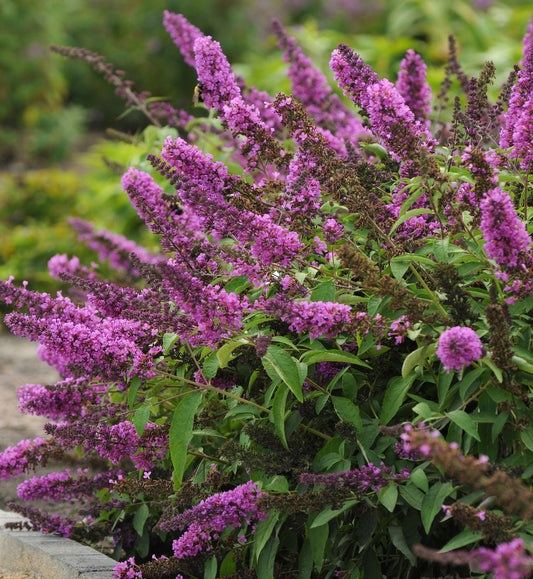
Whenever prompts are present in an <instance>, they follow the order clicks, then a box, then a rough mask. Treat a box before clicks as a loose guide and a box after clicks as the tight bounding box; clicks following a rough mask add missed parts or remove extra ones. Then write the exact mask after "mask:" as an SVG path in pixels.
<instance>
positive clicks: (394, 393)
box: [379, 373, 416, 424]
mask: <svg viewBox="0 0 533 579" xmlns="http://www.w3.org/2000/svg"><path fill="white" fill-rule="evenodd" d="M415 377H416V376H415V375H414V374H413V373H411V374H410V375H409V376H408V377H407V378H400V377H399V376H396V377H395V378H393V379H392V380H391V381H390V382H389V384H388V386H387V390H386V391H385V396H384V398H383V405H382V407H381V415H380V419H379V421H380V424H388V423H389V422H390V421H391V420H392V419H393V418H394V416H396V413H397V412H398V410H399V409H400V406H401V405H402V403H403V401H404V399H405V396H406V395H407V392H409V389H410V388H411V386H412V384H413V382H414V380H415Z"/></svg>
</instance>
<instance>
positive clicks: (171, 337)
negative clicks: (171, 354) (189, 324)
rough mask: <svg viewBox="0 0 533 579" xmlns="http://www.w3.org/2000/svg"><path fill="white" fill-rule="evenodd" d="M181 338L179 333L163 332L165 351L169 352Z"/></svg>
mask: <svg viewBox="0 0 533 579" xmlns="http://www.w3.org/2000/svg"><path fill="white" fill-rule="evenodd" d="M179 339H180V337H179V336H178V334H171V333H169V332H167V333H165V334H163V349H164V350H165V353H166V352H168V351H169V350H170V348H172V346H173V345H174V344H175V343H176V342H177V341H178V340H179Z"/></svg>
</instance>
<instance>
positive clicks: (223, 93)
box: [194, 36, 241, 111]
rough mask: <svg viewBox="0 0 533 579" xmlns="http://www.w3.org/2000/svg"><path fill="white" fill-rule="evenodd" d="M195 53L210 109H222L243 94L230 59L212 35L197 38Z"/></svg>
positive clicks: (206, 104)
mask: <svg viewBox="0 0 533 579" xmlns="http://www.w3.org/2000/svg"><path fill="white" fill-rule="evenodd" d="M194 54H195V66H196V71H197V72H198V81H199V82H201V83H202V86H203V88H202V94H203V97H204V104H205V106H206V107H207V108H208V109H217V110H219V111H221V110H222V109H223V108H224V105H225V104H228V103H230V102H231V101H232V100H233V99H234V98H237V97H240V96H241V91H240V89H239V87H238V85H237V81H236V80H235V75H234V74H233V71H232V70H231V66H230V64H229V62H228V59H227V58H226V56H225V55H224V53H223V52H222V49H221V48H220V44H219V43H218V42H216V40H213V39H212V38H211V36H201V37H198V38H197V39H196V41H195V43H194Z"/></svg>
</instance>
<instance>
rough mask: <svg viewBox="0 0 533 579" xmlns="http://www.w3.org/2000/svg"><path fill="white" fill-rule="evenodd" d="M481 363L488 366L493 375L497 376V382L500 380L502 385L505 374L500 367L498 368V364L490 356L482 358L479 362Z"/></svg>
mask: <svg viewBox="0 0 533 579" xmlns="http://www.w3.org/2000/svg"><path fill="white" fill-rule="evenodd" d="M479 363H480V364H485V365H486V366H488V367H489V368H490V369H491V370H492V373H493V374H494V376H496V380H498V382H500V384H501V383H502V382H503V374H502V371H501V368H498V366H496V364H495V363H494V362H493V361H492V360H491V359H490V358H489V357H488V356H485V357H484V358H481V359H480V360H479Z"/></svg>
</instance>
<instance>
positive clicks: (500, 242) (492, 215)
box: [480, 187, 532, 270]
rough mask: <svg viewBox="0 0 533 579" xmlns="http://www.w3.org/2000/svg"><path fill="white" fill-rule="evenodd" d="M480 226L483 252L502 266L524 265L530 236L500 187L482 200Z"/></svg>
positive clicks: (509, 199)
mask: <svg viewBox="0 0 533 579" xmlns="http://www.w3.org/2000/svg"><path fill="white" fill-rule="evenodd" d="M481 215H482V217H481V224H480V229H481V231H482V232H483V237H484V238H485V251H486V252H487V256H488V257H489V258H490V259H493V260H494V261H495V262H496V263H497V264H498V265H499V266H500V267H501V268H503V269H504V270H505V268H510V267H525V265H526V263H528V261H529V258H528V257H527V253H528V250H529V247H530V245H531V243H532V242H531V237H530V236H529V234H528V233H527V230H526V226H525V224H524V223H523V222H522V221H521V220H520V219H519V218H518V215H517V214H516V211H515V209H514V206H513V202H512V200H511V198H510V197H509V195H508V194H507V193H505V192H504V191H502V190H501V189H500V188H499V187H495V188H494V189H492V190H491V191H489V192H488V193H487V194H486V195H485V196H484V197H483V199H482V200H481Z"/></svg>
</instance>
